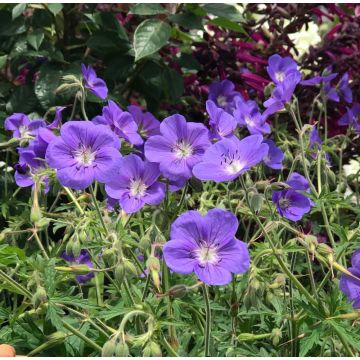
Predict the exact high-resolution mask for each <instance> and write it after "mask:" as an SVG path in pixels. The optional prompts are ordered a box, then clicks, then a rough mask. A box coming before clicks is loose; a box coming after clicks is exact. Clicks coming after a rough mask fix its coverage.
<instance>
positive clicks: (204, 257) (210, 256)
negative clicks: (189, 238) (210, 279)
mask: <svg viewBox="0 0 360 360" xmlns="http://www.w3.org/2000/svg"><path fill="white" fill-rule="evenodd" d="M195 255H196V258H197V259H198V261H199V264H200V266H205V265H206V264H208V263H210V264H216V263H217V262H218V261H219V256H218V254H217V247H215V246H213V245H208V244H204V245H202V246H201V247H200V248H199V249H196V250H195Z"/></svg>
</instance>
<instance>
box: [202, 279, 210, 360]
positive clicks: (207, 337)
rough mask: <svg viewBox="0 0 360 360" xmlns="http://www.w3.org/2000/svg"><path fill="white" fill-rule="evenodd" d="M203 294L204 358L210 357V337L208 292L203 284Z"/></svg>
mask: <svg viewBox="0 0 360 360" xmlns="http://www.w3.org/2000/svg"><path fill="white" fill-rule="evenodd" d="M203 294H204V301H205V313H206V324H205V356H207V357H208V356H210V336H211V309H210V301H209V291H208V288H207V286H206V285H205V284H203Z"/></svg>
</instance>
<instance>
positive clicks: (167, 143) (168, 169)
mask: <svg viewBox="0 0 360 360" xmlns="http://www.w3.org/2000/svg"><path fill="white" fill-rule="evenodd" d="M160 133H161V135H155V136H151V137H150V138H149V139H148V140H147V141H146V143H145V157H146V158H147V159H148V160H149V161H151V162H156V163H159V164H160V171H161V172H162V173H163V174H164V176H165V177H167V178H169V179H170V180H177V179H178V178H179V177H181V178H183V179H189V178H191V177H192V169H193V167H194V166H195V165H196V164H197V163H199V162H200V161H201V158H202V156H203V154H204V152H205V150H206V149H207V148H208V147H209V146H210V145H211V143H210V140H209V132H208V130H207V129H206V127H205V126H204V125H202V124H198V123H192V122H190V123H187V122H186V120H185V118H184V117H183V116H182V115H178V114H175V115H172V116H169V117H167V118H166V119H164V121H162V123H161V124H160Z"/></svg>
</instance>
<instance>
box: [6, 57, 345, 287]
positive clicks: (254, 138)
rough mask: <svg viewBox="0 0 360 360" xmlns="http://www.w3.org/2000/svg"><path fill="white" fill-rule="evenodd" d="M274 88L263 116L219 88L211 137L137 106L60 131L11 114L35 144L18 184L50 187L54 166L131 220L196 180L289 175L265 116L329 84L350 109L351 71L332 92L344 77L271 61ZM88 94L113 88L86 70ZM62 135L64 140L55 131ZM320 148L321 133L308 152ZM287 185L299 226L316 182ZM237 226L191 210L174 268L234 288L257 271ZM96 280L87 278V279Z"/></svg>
mask: <svg viewBox="0 0 360 360" xmlns="http://www.w3.org/2000/svg"><path fill="white" fill-rule="evenodd" d="M267 71H268V74H269V76H270V77H271V79H272V80H273V82H274V85H275V88H274V89H273V91H272V94H271V97H270V98H269V99H268V100H266V101H265V102H264V107H265V108H266V110H265V111H264V112H263V113H261V112H260V110H259V107H258V105H257V103H256V102H254V101H251V100H245V99H244V98H243V97H242V96H241V94H240V93H239V92H236V91H235V90H234V84H233V83H232V82H230V81H228V80H223V81H222V82H219V83H214V84H213V85H212V86H211V88H210V94H209V99H208V101H207V103H206V108H207V112H208V115H209V119H210V122H209V123H210V130H209V129H208V128H207V127H206V126H205V125H203V124H200V123H194V122H187V121H186V119H185V118H184V117H183V116H181V115H179V114H175V115H172V116H169V117H167V118H165V119H164V120H163V121H162V122H161V123H160V122H159V121H158V120H157V119H156V118H155V117H154V116H153V115H152V114H151V113H149V112H143V111H142V110H141V108H139V107H137V106H134V105H131V106H129V107H128V109H127V111H124V110H122V109H121V108H120V107H119V106H118V105H117V104H116V103H115V102H114V101H111V100H109V101H108V104H107V105H106V106H104V107H103V109H102V114H101V115H99V116H96V117H95V118H93V119H92V120H91V121H68V122H66V123H65V124H63V125H61V111H62V108H58V109H57V111H56V116H55V120H54V121H53V122H52V123H51V124H49V125H48V124H47V123H46V122H45V121H44V120H42V119H37V120H32V121H30V119H29V118H28V117H27V116H26V115H24V114H13V115H12V116H10V117H8V118H7V119H6V121H5V128H6V129H8V130H11V131H12V132H13V136H14V137H16V138H21V139H22V140H23V139H27V140H29V144H28V146H27V147H21V148H19V163H18V164H17V165H16V166H15V168H16V173H15V179H16V182H17V184H18V185H19V186H31V185H33V184H34V181H35V182H36V181H39V180H40V181H42V182H43V183H46V186H45V189H48V182H49V181H48V174H49V173H50V172H51V170H49V168H51V169H55V170H56V176H57V179H58V181H59V183H60V184H61V185H63V186H65V187H70V188H72V189H75V190H83V189H86V188H87V187H89V186H91V185H92V183H93V182H94V181H98V182H101V183H104V184H105V191H106V193H107V195H108V197H109V200H110V201H111V203H112V204H113V203H115V202H117V203H118V204H119V205H120V206H121V208H122V209H123V211H125V212H126V213H134V212H136V211H138V210H140V209H141V208H142V207H143V206H144V205H145V204H148V205H157V204H159V203H160V202H161V201H162V200H163V199H164V197H165V193H166V184H165V182H164V179H165V180H166V182H167V183H168V185H169V190H170V191H177V190H179V189H181V188H182V187H183V186H184V185H185V183H186V182H187V180H189V179H190V178H192V177H196V178H198V179H200V180H212V181H215V182H224V181H232V180H235V179H237V178H238V177H239V176H240V175H241V174H243V173H244V172H246V171H248V170H249V169H250V168H252V167H253V166H255V165H257V164H259V163H264V164H265V165H266V166H268V167H270V168H272V169H281V167H282V161H283V158H284V154H283V153H282V151H281V150H280V149H279V148H278V147H277V146H276V144H275V143H274V142H273V141H272V140H271V139H264V138H263V135H266V134H269V133H270V132H271V128H270V125H269V123H267V119H268V117H269V116H271V115H272V114H274V113H275V112H278V111H280V110H282V109H284V107H286V105H287V103H289V102H290V101H291V99H292V94H293V92H294V90H295V87H296V86H297V85H298V84H299V83H302V84H303V85H316V84H322V86H323V89H324V90H325V91H326V94H327V96H328V98H329V99H330V100H334V101H338V100H339V97H341V98H344V99H345V101H347V102H351V91H350V90H349V87H348V77H347V75H346V74H345V75H344V76H343V77H342V78H341V80H340V82H339V83H338V85H337V86H336V87H335V88H333V87H332V86H331V83H330V82H331V80H332V79H333V78H334V77H335V76H336V75H337V74H328V73H326V74H323V75H321V76H317V77H315V78H312V79H309V80H301V78H302V76H301V73H300V72H299V70H298V68H297V64H296V63H295V61H294V60H293V59H292V58H290V57H285V58H282V57H280V56H279V55H273V56H272V57H270V59H269V66H268V67H267ZM82 73H83V82H84V87H85V88H87V89H88V90H89V91H91V92H92V93H94V94H95V95H97V96H98V97H100V98H102V99H106V97H107V93H108V91H107V87H106V84H105V82H104V81H103V80H102V79H100V78H98V77H97V75H96V73H95V71H94V70H93V69H92V68H91V67H90V66H89V67H86V66H84V65H83V66H82ZM242 127H246V128H247V129H248V131H249V133H250V135H249V136H246V137H244V138H243V139H242V140H240V139H239V138H238V136H237V134H238V130H237V129H238V128H242ZM57 130H60V135H59V136H56V135H55V134H54V132H58V131H57ZM121 139H122V140H125V141H127V142H128V143H129V144H131V145H132V146H133V150H134V151H133V153H131V154H130V155H126V156H122V155H121V153H120V151H119V150H120V146H121V141H120V140H121ZM320 145H321V139H320V136H319V134H318V133H317V131H316V128H315V127H314V128H313V130H312V133H311V136H310V147H312V148H313V149H314V150H315V149H318V148H319V146H320ZM286 184H287V188H286V189H284V190H282V191H275V192H274V193H273V197H272V199H273V202H274V203H275V205H276V207H277V210H278V213H279V214H280V216H283V217H285V218H287V219H289V220H292V221H298V220H300V219H301V218H302V217H303V215H304V214H305V213H307V212H309V211H310V209H311V207H312V206H313V203H312V201H311V200H310V199H309V197H308V196H307V193H308V192H309V188H310V185H309V183H308V181H307V180H306V179H305V178H304V177H303V176H302V175H300V174H298V173H292V174H291V175H290V177H289V178H288V180H287V182H286ZM237 228H238V222H237V219H236V217H235V215H234V214H232V213H231V212H229V211H226V210H222V209H213V210H210V211H209V212H208V213H207V215H206V216H204V217H203V216H202V215H201V214H200V213H199V212H197V211H188V212H186V213H184V214H182V215H181V216H179V218H178V219H177V220H176V221H175V222H174V223H173V224H172V227H171V234H170V241H168V242H167V243H166V244H165V246H164V249H163V250H164V251H163V253H164V258H165V261H166V263H167V264H168V266H169V267H170V268H171V269H172V270H174V271H176V272H179V273H183V274H188V273H192V272H195V274H196V275H197V276H198V277H199V279H200V280H202V281H203V282H205V283H207V284H210V285H223V284H227V283H229V282H230V281H231V273H243V272H245V271H246V270H247V269H248V267H249V263H250V260H249V253H248V250H247V246H246V244H245V243H243V242H242V241H240V240H237V239H236V238H235V235H236V232H237ZM64 258H65V259H66V260H68V261H74V262H85V263H89V258H88V256H87V255H86V252H85V253H84V252H83V253H81V259H82V260H81V259H80V258H79V259H80V260H79V259H77V258H75V257H73V256H70V257H69V256H66V255H65V256H64ZM87 279H88V278H83V279H79V281H82V280H84V281H85V280H87Z"/></svg>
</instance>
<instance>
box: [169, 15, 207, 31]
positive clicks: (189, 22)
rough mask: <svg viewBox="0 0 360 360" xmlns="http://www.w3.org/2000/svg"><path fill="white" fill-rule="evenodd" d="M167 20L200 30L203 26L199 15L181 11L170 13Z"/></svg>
mask: <svg viewBox="0 0 360 360" xmlns="http://www.w3.org/2000/svg"><path fill="white" fill-rule="evenodd" d="M169 20H170V21H172V22H174V23H176V24H178V25H180V26H182V27H184V28H186V29H199V30H202V29H203V28H204V26H203V24H202V18H201V17H200V16H196V15H195V14H193V13H182V14H175V15H171V16H170V17H169Z"/></svg>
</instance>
